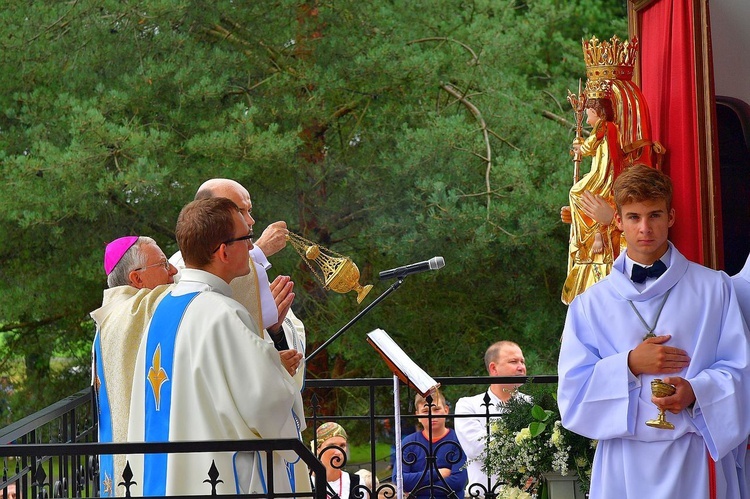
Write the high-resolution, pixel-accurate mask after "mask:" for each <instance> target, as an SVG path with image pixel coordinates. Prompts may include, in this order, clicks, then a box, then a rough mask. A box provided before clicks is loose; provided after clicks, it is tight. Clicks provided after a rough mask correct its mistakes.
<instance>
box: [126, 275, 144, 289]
mask: <svg viewBox="0 0 750 499" xmlns="http://www.w3.org/2000/svg"><path fill="white" fill-rule="evenodd" d="M128 281H130V285H131V286H133V287H134V288H137V289H142V288H143V279H142V278H141V274H140V272H138V271H137V270H131V271H130V273H129V274H128Z"/></svg>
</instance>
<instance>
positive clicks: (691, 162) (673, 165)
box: [638, 0, 704, 263]
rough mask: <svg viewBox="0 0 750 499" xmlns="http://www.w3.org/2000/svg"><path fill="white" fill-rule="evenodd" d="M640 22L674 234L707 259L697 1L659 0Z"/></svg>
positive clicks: (688, 253)
mask: <svg viewBox="0 0 750 499" xmlns="http://www.w3.org/2000/svg"><path fill="white" fill-rule="evenodd" d="M638 27H639V33H638V38H639V40H640V47H641V49H640V57H641V59H640V61H641V91H642V92H643V95H644V96H645V97H646V102H647V103H648V106H649V110H650V112H651V125H652V134H653V138H654V140H658V141H659V142H661V143H662V144H663V145H664V146H665V147H666V148H667V156H666V160H665V164H664V171H665V173H667V174H668V175H669V176H670V177H671V178H672V182H673V183H674V191H675V192H674V200H673V203H672V206H673V207H674V209H675V213H676V221H675V224H674V226H673V227H672V229H671V232H670V240H671V241H672V242H673V243H674V245H675V246H676V247H677V249H679V250H680V252H681V253H682V254H683V255H685V257H687V258H688V260H692V261H694V262H698V263H703V262H704V255H703V245H702V244H701V238H702V237H703V236H702V234H703V227H701V216H700V209H701V207H700V203H699V199H700V184H699V170H698V169H699V167H700V165H699V162H700V161H699V151H698V127H697V115H698V112H697V100H696V89H695V60H694V53H695V51H694V46H693V43H694V36H693V2H692V1H690V0H656V1H655V2H653V3H652V4H651V5H649V6H648V7H646V8H645V9H643V10H642V11H640V13H639V20H638Z"/></svg>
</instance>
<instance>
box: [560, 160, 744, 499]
mask: <svg viewBox="0 0 750 499" xmlns="http://www.w3.org/2000/svg"><path fill="white" fill-rule="evenodd" d="M614 197H615V204H616V207H617V213H616V215H615V217H616V223H617V225H618V228H619V230H621V231H622V232H623V235H624V237H625V239H626V241H627V250H626V251H625V252H624V253H623V254H621V255H620V257H618V258H617V260H616V261H615V262H614V264H613V268H612V272H611V273H610V275H609V277H607V278H606V279H604V280H602V281H601V282H599V283H597V284H594V285H592V286H591V287H590V288H589V289H588V290H587V291H586V292H584V293H582V294H581V295H579V296H578V297H577V298H576V299H575V300H573V302H572V303H571V305H570V307H569V309H568V315H567V318H566V322H565V328H564V331H563V337H562V345H561V350H560V358H559V361H558V374H559V385H558V404H559V408H560V414H561V416H562V424H563V426H565V427H566V428H568V429H569V430H572V431H574V432H576V433H579V434H581V435H584V436H586V437H589V438H592V439H597V440H598V444H597V448H596V453H595V457H594V463H593V471H592V476H591V490H590V496H589V497H590V498H591V499H601V498H610V497H612V494H613V491H616V494H617V496H618V497H623V498H641V497H681V498H688V499H690V498H695V499H698V498H707V497H722V498H728V499H734V498H738V497H740V490H741V477H740V476H739V474H738V469H737V465H736V464H737V461H738V460H739V459H740V458H741V456H744V451H745V449H744V446H746V443H747V436H748V434H749V432H750V418H747V413H748V410H749V409H750V379H749V378H748V372H749V371H748V362H749V361H750V346H749V344H748V339H747V328H746V326H745V323H744V321H743V320H742V316H741V314H740V309H739V306H738V303H737V296H736V294H735V292H734V290H733V289H732V285H731V282H730V279H729V277H728V276H727V275H726V274H724V273H723V272H717V271H714V270H711V269H708V268H706V267H703V266H701V265H698V264H696V263H692V262H689V261H688V260H687V259H686V258H685V257H684V256H682V254H680V252H679V251H678V250H677V248H675V247H674V245H672V244H671V243H670V242H669V240H668V233H669V228H670V227H671V226H672V225H673V224H674V222H675V212H674V209H673V208H672V206H671V202H672V182H671V180H670V179H669V177H668V176H667V175H665V174H664V173H662V172H661V171H659V170H656V169H654V168H649V167H647V166H642V165H634V166H631V167H629V168H627V169H625V170H624V171H623V172H622V173H621V174H620V176H619V177H618V178H617V179H616V180H615V183H614ZM657 380H660V381H657ZM660 382H661V383H665V384H667V385H671V386H672V387H673V389H674V393H673V394H672V395H666V396H662V395H664V393H662V392H660V391H657V393H656V394H654V393H653V392H652V386H657V387H658V386H661V385H659V383H660ZM659 409H661V410H664V411H668V413H667V420H668V423H669V424H671V425H672V426H673V429H665V428H663V427H660V425H658V424H657V426H654V424H655V423H657V422H658V419H657V418H656V416H657V414H658V410H659ZM654 420H656V421H654ZM647 423H648V424H647ZM743 480H744V479H743Z"/></svg>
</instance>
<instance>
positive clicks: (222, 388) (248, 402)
mask: <svg viewBox="0 0 750 499" xmlns="http://www.w3.org/2000/svg"><path fill="white" fill-rule="evenodd" d="M175 235H176V238H177V243H178V245H179V248H180V251H181V253H182V257H183V258H184V261H185V269H183V270H182V272H181V277H180V280H179V282H178V283H177V284H176V285H175V286H174V288H173V289H172V291H171V292H170V293H169V294H168V295H166V296H165V297H164V298H162V300H161V301H160V302H159V305H158V306H157V308H156V310H155V312H154V314H153V317H152V318H151V321H150V323H149V325H148V328H147V332H146V334H144V336H143V339H142V341H141V344H140V346H139V348H138V354H137V358H136V366H135V375H134V382H133V391H132V396H131V408H130V427H129V430H128V441H131V442H164V441H170V442H176V441H186V440H198V441H201V440H209V441H212V440H254V439H280V438H299V437H300V431H302V430H304V428H305V419H304V413H303V409H302V399H301V396H300V392H299V387H298V386H297V385H296V384H295V382H294V380H293V378H292V377H291V375H290V373H289V372H288V371H287V369H286V367H285V366H284V365H282V363H281V359H280V357H279V353H278V352H277V351H276V349H275V348H274V347H273V345H271V344H270V343H268V342H267V341H264V340H263V339H262V338H261V337H260V332H261V329H260V327H259V326H258V324H257V323H256V322H255V321H254V320H253V318H252V317H251V316H250V314H249V313H248V311H247V309H246V308H245V307H244V306H242V304H240V303H239V302H237V301H236V300H234V299H233V298H232V290H231V288H230V286H229V283H230V282H231V281H232V280H233V279H235V278H236V277H239V276H242V275H246V274H247V273H248V272H249V271H250V261H249V259H248V256H247V255H248V250H249V249H250V248H251V247H252V235H251V229H250V227H249V226H248V224H247V222H245V219H244V218H243V216H242V215H241V213H240V209H239V207H238V206H237V205H236V204H235V203H234V202H232V201H231V200H229V199H226V198H223V197H216V198H208V199H200V200H196V201H193V202H191V203H189V204H188V205H186V206H185V207H184V208H183V209H182V211H181V212H180V215H179V218H178V220H177V225H176V228H175ZM128 459H129V461H130V465H131V466H132V468H133V472H134V477H133V480H132V482H134V484H133V485H132V488H131V489H130V492H131V495H148V496H164V495H165V494H166V495H188V494H201V493H202V494H212V493H213V492H214V489H215V492H216V493H218V494H249V493H258V494H268V493H269V491H270V488H271V487H273V490H274V491H275V492H277V493H293V492H295V488H296V483H295V481H294V476H295V475H294V472H293V471H292V470H289V469H288V467H289V466H291V465H293V464H294V463H295V461H296V460H297V459H298V458H297V456H296V454H295V453H293V452H287V451H279V452H274V453H273V455H272V463H273V469H274V473H273V482H272V483H269V481H268V474H267V469H266V466H267V459H266V456H265V453H262V452H203V453H189V454H168V455H166V454H146V455H129V456H128ZM209 471H211V473H209ZM217 473H218V478H217V477H216V475H217Z"/></svg>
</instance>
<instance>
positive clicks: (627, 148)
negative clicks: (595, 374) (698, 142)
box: [561, 36, 664, 304]
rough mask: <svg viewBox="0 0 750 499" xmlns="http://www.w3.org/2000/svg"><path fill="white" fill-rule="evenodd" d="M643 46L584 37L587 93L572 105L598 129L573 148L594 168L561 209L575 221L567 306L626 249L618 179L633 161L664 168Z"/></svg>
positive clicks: (565, 297) (565, 290)
mask: <svg viewBox="0 0 750 499" xmlns="http://www.w3.org/2000/svg"><path fill="white" fill-rule="evenodd" d="M637 49H638V41H637V39H633V40H631V41H630V42H627V41H626V42H620V40H619V39H618V38H617V36H613V37H612V39H611V40H610V41H608V42H606V41H605V42H602V43H599V40H597V39H596V37H594V38H592V39H591V40H590V41H585V40H584V41H583V53H584V59H585V61H586V75H587V82H586V87H585V95H581V96H580V98H575V99H573V100H571V104H573V105H574V107H576V106H577V105H578V103H579V102H581V106H579V107H580V108H582V109H585V113H586V121H587V123H588V124H589V125H591V126H592V130H591V134H590V135H589V137H588V138H586V140H582V139H581V138H580V137H577V138H576V140H574V142H573V146H572V148H573V153H574V157H575V158H577V159H575V160H574V161H578V162H580V157H581V156H585V157H591V158H592V159H591V169H590V171H589V172H588V173H587V174H586V175H584V176H583V178H581V179H580V180H579V179H578V178H577V177H576V178H575V183H574V185H573V187H572V188H571V189H570V194H569V202H570V204H569V205H568V206H564V207H563V208H562V210H561V219H562V221H563V222H565V223H569V224H570V239H569V244H568V274H567V278H566V279H565V283H564V284H563V290H562V301H563V303H565V304H570V302H571V301H573V298H575V297H576V296H578V295H579V294H580V293H582V292H583V291H585V290H586V289H587V288H588V287H589V286H590V285H592V284H594V283H596V282H598V281H600V280H601V279H602V278H604V277H605V276H607V275H608V274H609V272H610V271H611V270H612V262H614V260H615V258H617V256H618V255H619V254H620V251H621V250H622V249H624V247H625V239H624V238H621V237H620V231H619V230H618V229H617V226H616V225H615V223H614V199H613V196H612V184H613V183H614V179H615V178H616V176H617V175H618V174H619V173H620V172H621V171H622V169H623V168H625V167H627V166H629V165H631V164H636V163H639V164H646V165H648V166H653V167H658V166H659V165H660V162H661V159H660V158H661V156H662V155H663V153H664V149H663V148H662V147H661V145H660V144H659V143H658V142H653V141H652V140H651V123H650V119H649V114H648V107H647V106H646V101H645V99H644V98H643V95H642V94H641V91H640V89H639V88H638V86H637V85H635V84H634V83H633V82H632V76H633V67H634V65H635V59H636V55H637ZM569 100H570V97H569ZM583 102H585V104H583Z"/></svg>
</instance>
